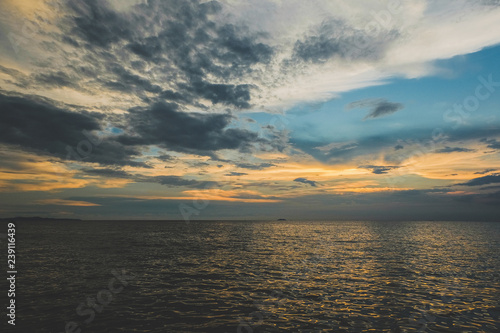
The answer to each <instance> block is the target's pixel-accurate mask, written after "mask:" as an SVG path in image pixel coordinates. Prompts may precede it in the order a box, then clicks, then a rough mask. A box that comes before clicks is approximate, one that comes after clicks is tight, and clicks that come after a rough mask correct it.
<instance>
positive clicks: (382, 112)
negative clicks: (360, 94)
mask: <svg viewBox="0 0 500 333" xmlns="http://www.w3.org/2000/svg"><path fill="white" fill-rule="evenodd" d="M347 108H348V109H354V108H368V109H369V110H370V111H369V112H368V114H367V115H366V116H365V117H364V118H363V120H366V119H374V118H379V117H382V116H386V115H389V114H392V113H395V112H398V111H399V110H402V109H403V108H404V105H403V104H401V103H394V102H389V101H387V100H385V99H382V98H379V99H364V100H361V101H357V102H352V103H350V104H349V105H347Z"/></svg>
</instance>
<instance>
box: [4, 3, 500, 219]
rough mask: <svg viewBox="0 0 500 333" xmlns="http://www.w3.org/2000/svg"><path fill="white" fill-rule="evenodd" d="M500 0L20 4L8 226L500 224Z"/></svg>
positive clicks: (11, 100) (10, 80) (12, 22)
mask: <svg viewBox="0 0 500 333" xmlns="http://www.w3.org/2000/svg"><path fill="white" fill-rule="evenodd" d="M499 23H500V2H499V1H493V0H457V1H438V0H411V1H403V0H401V1H398V0H388V1H383V0H380V1H375V0H360V1H338V0H324V1H320V0H317V1H298V0H296V1H294V0H290V1H288V0H287V1H279V0H274V1H272V0H253V1H236V0H226V1H217V2H216V1H180V0H179V1H141V0H126V1H119V0H114V1H107V2H106V1H77V0H68V1H58V0H51V1H39V0H30V1H14V0H9V1H7V0H4V1H0V55H1V57H0V202H1V205H0V216H1V217H9V216H20V215H22V216H43V217H59V218H66V217H67V218H84V219H123V218H126V219H143V218H144V219H176V220H179V219H183V218H189V219H233V218H236V219H276V218H287V219H290V220H292V219H369V220H372V219H405V220H408V219H409V220H416V219H439V220H457V219H460V220H494V219H496V218H498V216H500V208H499V207H500V154H499V153H500V29H499V28H498V26H499Z"/></svg>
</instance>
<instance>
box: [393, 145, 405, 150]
mask: <svg viewBox="0 0 500 333" xmlns="http://www.w3.org/2000/svg"><path fill="white" fill-rule="evenodd" d="M404 148H405V147H404V146H402V145H396V146H394V150H401V149H404Z"/></svg>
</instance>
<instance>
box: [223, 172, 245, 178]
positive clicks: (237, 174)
mask: <svg viewBox="0 0 500 333" xmlns="http://www.w3.org/2000/svg"><path fill="white" fill-rule="evenodd" d="M245 175H248V173H244V172H234V171H231V172H230V173H226V176H236V177H238V176H245Z"/></svg>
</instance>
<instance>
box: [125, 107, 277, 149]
mask: <svg viewBox="0 0 500 333" xmlns="http://www.w3.org/2000/svg"><path fill="white" fill-rule="evenodd" d="M128 117H129V119H130V124H131V127H132V129H131V130H132V133H134V134H122V135H120V136H118V138H117V140H118V141H119V142H120V143H122V144H123V145H126V146H137V145H158V146H160V147H163V148H166V149H170V150H173V151H178V152H187V153H194V154H199V155H212V154H213V152H214V151H217V150H222V149H236V150H240V151H247V150H249V149H250V147H251V146H253V145H254V144H258V143H260V144H271V143H270V142H269V141H267V140H265V139H262V138H259V137H258V135H257V134H256V133H254V132H250V131H248V130H245V129H238V128H227V127H228V126H229V124H230V122H231V120H232V116H231V115H229V114H208V113H205V114H202V113H195V112H191V113H187V112H182V111H181V110H180V108H179V106H178V105H177V104H175V103H165V102H158V103H155V104H153V105H151V107H146V108H139V107H138V108H133V109H131V110H129V114H128Z"/></svg>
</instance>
